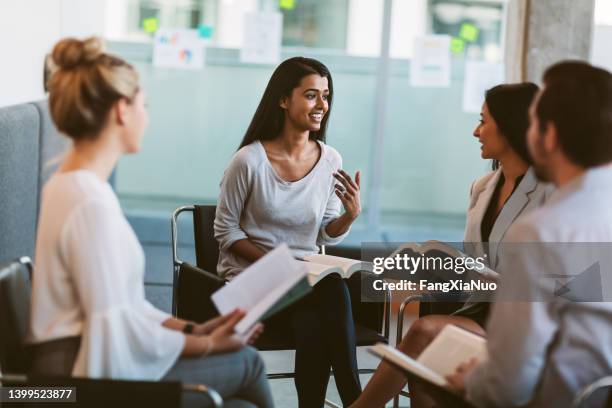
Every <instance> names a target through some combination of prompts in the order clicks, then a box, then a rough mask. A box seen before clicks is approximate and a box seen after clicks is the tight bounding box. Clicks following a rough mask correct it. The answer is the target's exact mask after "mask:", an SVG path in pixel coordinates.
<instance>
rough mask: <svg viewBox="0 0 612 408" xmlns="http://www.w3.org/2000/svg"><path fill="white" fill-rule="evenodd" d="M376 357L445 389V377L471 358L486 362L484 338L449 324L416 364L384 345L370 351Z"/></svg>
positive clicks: (380, 344) (486, 354) (446, 384)
mask: <svg viewBox="0 0 612 408" xmlns="http://www.w3.org/2000/svg"><path fill="white" fill-rule="evenodd" d="M369 351H370V352H371V353H372V354H375V355H377V356H379V357H381V358H383V359H384V360H386V361H388V362H389V363H391V364H393V365H394V366H396V367H398V368H400V369H401V370H403V371H405V372H406V373H407V374H409V375H413V376H416V377H418V378H420V379H422V380H425V381H427V382H429V383H432V384H435V385H437V386H440V387H447V386H448V382H447V381H446V378H445V377H446V376H448V375H451V374H454V373H455V371H456V369H457V367H458V366H459V365H460V364H461V363H466V362H468V361H470V360H471V359H472V358H475V359H477V360H478V361H479V362H482V361H485V360H486V359H487V358H488V353H487V341H486V340H485V338H484V337H481V336H479V335H477V334H474V333H472V332H469V331H467V330H464V329H462V328H459V327H457V326H455V325H452V324H449V325H446V326H445V327H444V329H442V331H441V332H440V333H439V334H438V335H437V336H436V338H435V339H434V340H433V341H432V342H431V343H430V344H429V345H428V346H427V348H425V350H423V352H422V353H421V355H419V357H418V358H417V359H416V360H415V359H413V358H411V357H409V356H407V355H406V354H404V353H402V352H401V351H399V350H397V349H395V348H393V347H391V346H388V345H386V344H383V343H378V344H376V345H375V346H372V347H370V348H369Z"/></svg>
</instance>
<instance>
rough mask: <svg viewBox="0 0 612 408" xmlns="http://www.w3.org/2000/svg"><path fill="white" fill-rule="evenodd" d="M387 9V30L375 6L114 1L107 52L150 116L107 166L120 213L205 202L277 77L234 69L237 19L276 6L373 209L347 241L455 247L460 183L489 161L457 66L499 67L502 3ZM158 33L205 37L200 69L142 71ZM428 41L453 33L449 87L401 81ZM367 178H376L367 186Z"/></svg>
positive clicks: (362, 2)
mask: <svg viewBox="0 0 612 408" xmlns="http://www.w3.org/2000/svg"><path fill="white" fill-rule="evenodd" d="M117 1H118V0H117ZM389 1H390V3H389V4H390V7H391V10H392V13H391V16H390V18H389V20H387V21H388V22H387V23H385V21H384V18H383V17H384V7H385V0H259V1H257V0H129V1H124V2H122V3H123V4H124V7H125V8H126V12H125V16H126V17H125V18H126V20H127V22H121V26H122V27H125V29H124V30H123V32H119V30H115V31H114V32H118V34H117V35H115V36H114V37H113V42H112V43H111V50H113V51H114V52H117V53H119V54H120V55H122V56H124V57H125V58H126V59H128V60H129V61H130V62H132V63H133V64H134V65H136V66H137V68H138V69H139V71H140V73H141V75H142V80H143V84H144V87H145V89H146V91H147V94H148V101H149V102H148V103H149V111H150V116H151V124H150V127H149V130H148V131H147V134H146V137H145V141H144V144H143V149H142V152H141V153H140V154H139V155H137V156H133V157H127V158H125V159H123V160H122V161H121V162H120V164H119V167H118V169H117V173H116V188H117V191H118V193H119V196H120V198H121V200H122V204H123V205H124V207H126V209H128V210H130V211H144V212H147V211H153V212H155V211H160V212H163V213H164V214H166V215H167V214H169V211H170V210H172V209H174V208H175V207H177V206H179V205H185V204H191V203H196V202H197V203H206V202H209V203H213V202H215V201H216V198H217V195H218V192H219V181H220V179H221V177H222V174H223V171H224V169H225V166H226V165H227V163H228V161H229V160H230V158H231V156H232V154H233V153H234V152H235V151H236V148H237V147H238V145H239V143H240V140H241V138H242V136H243V134H244V132H245V130H246V127H247V126H248V123H249V121H250V119H251V117H252V115H253V113H254V111H255V108H256V106H257V104H258V102H259V98H260V97H261V95H262V92H263V90H264V88H265V86H266V84H267V81H268V79H269V77H270V75H271V73H272V71H273V69H274V66H272V65H254V64H243V63H241V62H240V58H239V48H240V47H241V46H242V41H243V36H244V32H243V29H244V15H245V13H248V12H251V11H256V10H267V11H270V10H274V11H279V12H281V13H282V15H283V29H282V45H283V48H282V58H283V59H284V58H289V57H292V56H295V55H305V56H310V57H313V58H317V59H319V60H321V61H322V62H324V63H325V64H326V65H327V66H328V67H329V68H330V70H331V72H332V75H333V78H334V85H335V92H336V97H335V100H334V106H333V110H332V113H331V118H330V123H329V131H328V143H329V144H331V145H332V146H334V147H335V148H337V149H338V150H339V151H340V152H341V154H342V155H343V158H344V164H345V168H346V169H347V170H348V171H350V172H352V173H354V172H355V171H356V170H361V171H362V172H363V187H362V201H363V205H364V208H365V211H366V212H367V211H377V215H378V216H377V217H368V216H367V214H364V216H363V217H361V218H362V219H361V220H360V224H359V225H357V226H356V227H355V228H354V229H353V233H352V234H351V238H350V239H349V243H353V244H355V243H359V242H361V241H365V240H376V241H378V240H380V239H390V240H402V239H413V240H414V239H432V238H439V239H449V240H458V239H461V234H462V229H463V223H464V217H465V211H466V207H467V202H468V194H469V188H470V185H471V183H472V181H473V180H474V179H475V178H477V177H479V176H480V175H482V174H484V172H486V171H487V170H488V169H489V166H490V164H489V163H487V162H485V161H483V160H481V159H480V156H479V149H478V146H477V143H476V141H475V140H474V138H473V137H472V132H473V128H474V127H475V125H476V123H477V120H478V112H477V111H474V110H469V109H468V110H466V109H465V106H464V93H465V92H466V89H465V85H466V84H465V78H466V63H467V62H475V61H476V62H483V61H485V62H488V63H492V64H494V63H500V62H502V60H503V41H504V30H505V20H504V19H505V2H504V1H503V0H499V1H493V0H487V1H484V0H480V1H477V0H474V1H468V0H465V1H459V0H389ZM164 27H166V28H193V29H197V30H199V33H200V35H201V36H203V37H205V38H207V39H208V43H209V45H208V47H207V50H206V63H205V66H204V68H203V69H201V70H179V69H169V68H159V67H154V66H153V65H152V63H151V61H152V46H151V42H152V41H151V39H152V38H153V35H154V33H155V31H156V30H157V29H159V28H164ZM386 31H387V32H388V36H387V37H386V36H385V35H383V34H384V33H385V32H386ZM425 34H445V35H448V36H450V37H451V43H450V44H451V45H450V52H451V66H450V77H451V80H450V85H449V86H440V87H417V86H413V84H411V74H410V73H411V63H412V58H413V53H414V41H415V39H416V38H417V37H419V36H423V35H425ZM383 38H388V40H387V41H388V43H387V44H385V43H384V41H383ZM386 49H388V55H382V54H384V52H383V50H386ZM381 107H382V109H381ZM380 140H382V141H383V146H382V149H375V147H377V146H375V143H377V141H380ZM377 154H378V155H380V156H381V157H379V158H378V159H379V160H376V157H375V155H377ZM377 163H378V164H377ZM376 166H379V167H380V168H376ZM372 174H379V175H380V177H379V180H381V182H380V183H379V184H380V185H378V186H375V187H377V188H376V189H373V188H372V187H374V185H373V183H374V181H373V179H372ZM372 191H373V192H374V193H371V192H372ZM372 220H374V221H375V224H376V225H372Z"/></svg>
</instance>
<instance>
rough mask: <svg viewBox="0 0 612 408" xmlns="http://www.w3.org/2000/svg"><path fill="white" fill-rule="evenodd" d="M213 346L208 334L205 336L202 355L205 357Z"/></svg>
mask: <svg viewBox="0 0 612 408" xmlns="http://www.w3.org/2000/svg"><path fill="white" fill-rule="evenodd" d="M212 348H213V339H212V337H210V336H207V337H206V350H204V353H202V357H206V356H207V355H208V354H209V353H210V351H211V350H212Z"/></svg>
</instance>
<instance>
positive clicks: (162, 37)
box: [153, 28, 204, 69]
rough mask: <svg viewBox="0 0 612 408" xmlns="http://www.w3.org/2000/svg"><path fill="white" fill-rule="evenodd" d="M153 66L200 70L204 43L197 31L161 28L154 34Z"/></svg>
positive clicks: (202, 64) (202, 61)
mask: <svg viewBox="0 0 612 408" xmlns="http://www.w3.org/2000/svg"><path fill="white" fill-rule="evenodd" d="M153 66H156V67H163V68H182V69H202V68H203V67H204V42H203V41H202V39H201V38H200V37H199V33H198V30H188V29H168V28H161V29H159V30H157V32H156V33H155V42H154V46H153Z"/></svg>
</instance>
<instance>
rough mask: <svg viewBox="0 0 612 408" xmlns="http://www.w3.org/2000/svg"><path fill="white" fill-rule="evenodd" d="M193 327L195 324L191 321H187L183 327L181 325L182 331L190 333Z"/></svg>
mask: <svg viewBox="0 0 612 408" xmlns="http://www.w3.org/2000/svg"><path fill="white" fill-rule="evenodd" d="M194 328H195V325H194V324H193V323H187V324H185V327H183V333H185V334H192V333H193V329H194Z"/></svg>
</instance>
